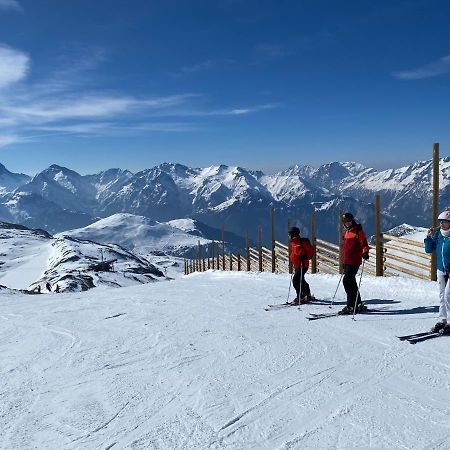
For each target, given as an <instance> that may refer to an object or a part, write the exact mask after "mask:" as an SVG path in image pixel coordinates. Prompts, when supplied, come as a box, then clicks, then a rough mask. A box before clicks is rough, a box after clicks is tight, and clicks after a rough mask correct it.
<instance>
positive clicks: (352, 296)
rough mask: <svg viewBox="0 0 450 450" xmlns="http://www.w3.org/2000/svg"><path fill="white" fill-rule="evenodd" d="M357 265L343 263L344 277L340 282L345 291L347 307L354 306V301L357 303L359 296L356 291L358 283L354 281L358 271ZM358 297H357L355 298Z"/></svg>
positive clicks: (359, 299)
mask: <svg viewBox="0 0 450 450" xmlns="http://www.w3.org/2000/svg"><path fill="white" fill-rule="evenodd" d="M358 269H359V266H357V265H356V266H355V265H350V264H344V277H343V279H342V284H343V285H344V289H345V292H346V293H347V308H354V306H355V301H356V302H357V303H359V302H360V301H361V297H360V296H359V292H358V283H357V282H356V274H357V273H358ZM357 297H358V298H357Z"/></svg>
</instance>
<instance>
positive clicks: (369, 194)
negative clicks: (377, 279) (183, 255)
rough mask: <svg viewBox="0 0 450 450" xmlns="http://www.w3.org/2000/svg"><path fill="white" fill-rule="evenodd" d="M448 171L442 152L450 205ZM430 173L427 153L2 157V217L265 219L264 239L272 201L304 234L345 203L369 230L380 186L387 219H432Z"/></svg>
mask: <svg viewBox="0 0 450 450" xmlns="http://www.w3.org/2000/svg"><path fill="white" fill-rule="evenodd" d="M449 180H450V158H443V159H441V160H440V189H441V195H440V201H441V208H444V207H447V206H448V205H450V187H449V185H450V183H449ZM431 183H432V162H431V160H430V161H420V162H416V163H414V164H412V165H410V166H407V167H402V168H399V169H389V170H383V171H378V170H375V169H371V168H366V167H364V166H362V165H361V164H356V163H346V162H333V163H329V164H325V165H322V166H320V167H319V168H313V167H310V166H300V165H295V166H293V167H290V168H289V169H287V170H285V171H282V172H279V173H277V174H274V175H265V174H264V173H262V172H258V171H251V170H246V169H244V168H241V167H229V166H225V165H219V166H211V167H207V168H190V167H187V166H183V165H180V164H168V163H164V164H161V165H159V166H157V167H153V168H151V169H146V170H143V171H141V172H138V173H135V174H133V173H131V172H129V171H127V170H122V169H110V170H107V171H104V172H100V173H97V174H93V175H80V174H78V173H77V172H74V171H72V170H70V169H67V168H65V167H60V166H57V165H52V166H50V167H49V168H48V169H46V170H44V171H42V172H40V173H39V174H37V175H35V176H34V177H33V178H28V177H27V176H25V175H23V174H14V173H11V172H9V171H7V170H6V168H5V167H4V166H0V220H4V221H8V222H15V223H20V224H24V225H27V226H29V227H33V228H43V229H45V230H47V231H49V232H51V233H55V232H59V231H65V230H69V229H74V228H80V227H85V226H86V225H89V224H91V223H93V222H95V221H97V220H98V219H101V218H106V217H108V216H110V215H113V214H118V213H128V214H134V215H141V216H144V217H147V218H149V219H151V220H153V221H159V222H161V221H164V222H167V221H170V220H175V219H180V218H191V219H195V220H197V221H198V222H199V223H203V224H205V225H206V226H208V227H211V228H212V229H215V232H216V235H217V230H219V229H221V228H222V227H224V228H225V229H226V230H227V231H230V232H233V233H235V234H237V235H239V236H245V235H246V234H247V233H249V235H250V237H252V238H253V239H255V238H256V232H257V227H258V226H261V227H262V228H263V239H264V240H265V241H266V242H267V240H268V239H269V237H270V216H269V210H270V207H271V206H273V207H275V211H276V229H277V236H279V237H282V236H283V235H284V234H285V232H286V226H287V219H288V217H289V218H290V219H291V221H292V223H295V224H297V225H299V226H300V228H301V230H302V233H303V234H307V233H308V232H309V224H310V216H311V213H313V212H316V214H317V219H318V227H317V228H318V234H319V236H320V237H322V238H325V239H330V240H335V238H336V226H335V225H336V222H337V212H338V210H339V209H341V210H350V211H352V212H353V213H354V214H355V216H356V217H357V218H358V220H359V221H361V222H362V223H364V224H365V227H366V230H367V232H368V233H369V234H371V233H373V222H374V221H373V216H374V208H373V200H374V196H375V195H376V194H380V195H381V202H382V210H383V228H384V229H387V228H392V227H394V226H397V225H400V224H402V223H404V222H407V223H411V224H414V225H417V226H428V224H429V223H430V214H431ZM205 237H207V238H211V237H210V236H205ZM216 238H217V237H216Z"/></svg>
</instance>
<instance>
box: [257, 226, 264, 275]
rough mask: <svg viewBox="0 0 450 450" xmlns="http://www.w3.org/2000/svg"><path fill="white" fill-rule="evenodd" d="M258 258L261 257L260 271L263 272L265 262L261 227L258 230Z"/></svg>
mask: <svg viewBox="0 0 450 450" xmlns="http://www.w3.org/2000/svg"><path fill="white" fill-rule="evenodd" d="M258 247H259V248H258V256H259V258H258V259H259V261H258V262H259V271H260V272H262V271H263V260H262V238H261V227H259V228H258Z"/></svg>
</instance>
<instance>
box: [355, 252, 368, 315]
mask: <svg viewBox="0 0 450 450" xmlns="http://www.w3.org/2000/svg"><path fill="white" fill-rule="evenodd" d="M365 262H366V260H365V259H363V264H362V267H361V275H360V276H359V284H358V291H357V292H356V299H355V306H354V308H353V317H352V320H355V313H356V305H357V304H358V297H359V298H361V293H360V292H359V288H360V287H361V279H362V276H363V273H364V263H365ZM361 301H362V300H361Z"/></svg>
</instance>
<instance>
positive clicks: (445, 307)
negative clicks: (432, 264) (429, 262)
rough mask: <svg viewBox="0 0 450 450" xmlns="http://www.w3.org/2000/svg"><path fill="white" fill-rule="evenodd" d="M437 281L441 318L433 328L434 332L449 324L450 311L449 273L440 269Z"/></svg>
mask: <svg viewBox="0 0 450 450" xmlns="http://www.w3.org/2000/svg"><path fill="white" fill-rule="evenodd" d="M437 281H438V284H439V320H438V322H437V323H436V324H435V325H434V327H433V328H432V329H431V331H434V332H437V331H440V330H442V329H443V328H444V326H445V325H446V324H447V315H448V314H449V313H450V283H448V275H447V274H446V273H444V272H441V271H440V270H438V271H437Z"/></svg>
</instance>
